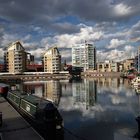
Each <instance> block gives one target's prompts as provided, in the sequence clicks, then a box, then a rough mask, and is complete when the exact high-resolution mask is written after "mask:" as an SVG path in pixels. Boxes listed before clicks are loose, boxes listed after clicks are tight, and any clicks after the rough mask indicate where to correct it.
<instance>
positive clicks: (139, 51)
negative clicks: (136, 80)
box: [137, 47, 140, 72]
mask: <svg viewBox="0 0 140 140" xmlns="http://www.w3.org/2000/svg"><path fill="white" fill-rule="evenodd" d="M137 71H138V72H140V47H138V56H137Z"/></svg>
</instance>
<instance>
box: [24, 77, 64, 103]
mask: <svg viewBox="0 0 140 140" xmlns="http://www.w3.org/2000/svg"><path fill="white" fill-rule="evenodd" d="M24 91H25V92H26V93H29V94H34V95H36V96H39V97H40V98H44V99H47V100H50V101H52V102H54V103H55V104H56V105H58V104H59V101H60V96H61V84H60V82H59V81H54V80H50V81H44V82H39V81H38V82H35V83H33V82H25V83H24Z"/></svg>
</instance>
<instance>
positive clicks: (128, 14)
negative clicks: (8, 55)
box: [0, 0, 140, 62]
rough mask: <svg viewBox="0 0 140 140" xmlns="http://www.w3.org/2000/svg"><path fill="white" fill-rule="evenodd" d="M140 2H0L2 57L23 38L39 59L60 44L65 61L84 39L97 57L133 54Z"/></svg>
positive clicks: (139, 40)
mask: <svg viewBox="0 0 140 140" xmlns="http://www.w3.org/2000/svg"><path fill="white" fill-rule="evenodd" d="M139 7H140V0H28V1H27V0H13V1H12V0H0V60H1V61H2V59H3V52H4V49H5V47H7V46H8V44H9V43H11V42H13V41H16V40H21V41H22V44H23V46H24V48H25V49H26V51H28V52H30V53H32V54H33V55H35V58H36V60H39V59H41V55H42V53H43V52H45V51H46V50H47V49H48V48H49V47H52V46H53V45H56V46H58V48H59V50H60V53H61V55H62V58H63V60H64V59H66V60H67V62H70V61H71V48H72V46H73V45H74V44H76V43H84V42H85V40H86V41H88V42H89V43H93V44H94V45H95V46H96V49H97V56H98V58H97V59H98V60H99V61H102V60H108V59H110V60H122V59H125V58H130V57H133V56H134V55H135V54H136V50H137V48H138V46H140V8H139Z"/></svg>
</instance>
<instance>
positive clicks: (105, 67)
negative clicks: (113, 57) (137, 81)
mask: <svg viewBox="0 0 140 140" xmlns="http://www.w3.org/2000/svg"><path fill="white" fill-rule="evenodd" d="M97 71H99V72H118V71H119V63H118V62H113V61H105V62H99V63H97Z"/></svg>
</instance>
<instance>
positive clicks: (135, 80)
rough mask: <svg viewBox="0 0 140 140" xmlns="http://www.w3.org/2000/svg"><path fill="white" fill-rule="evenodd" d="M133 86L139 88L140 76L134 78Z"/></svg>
mask: <svg viewBox="0 0 140 140" xmlns="http://www.w3.org/2000/svg"><path fill="white" fill-rule="evenodd" d="M131 84H132V86H133V87H138V86H140V76H137V77H136V78H134V79H133V80H132V81H131Z"/></svg>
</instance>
